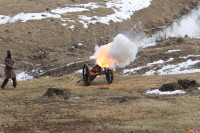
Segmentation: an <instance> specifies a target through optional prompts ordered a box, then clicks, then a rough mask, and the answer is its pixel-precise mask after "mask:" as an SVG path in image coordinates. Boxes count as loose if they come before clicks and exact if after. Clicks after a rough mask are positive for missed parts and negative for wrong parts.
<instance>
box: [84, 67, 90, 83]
mask: <svg viewBox="0 0 200 133" xmlns="http://www.w3.org/2000/svg"><path fill="white" fill-rule="evenodd" d="M83 81H84V85H85V86H89V85H90V69H89V67H88V65H87V64H84V65H83Z"/></svg>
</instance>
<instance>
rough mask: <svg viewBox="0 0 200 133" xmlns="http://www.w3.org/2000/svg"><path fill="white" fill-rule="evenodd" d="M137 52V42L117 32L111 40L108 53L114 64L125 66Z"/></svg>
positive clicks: (132, 59) (133, 58)
mask: <svg viewBox="0 0 200 133" xmlns="http://www.w3.org/2000/svg"><path fill="white" fill-rule="evenodd" d="M137 52H138V46H137V44H135V43H134V42H132V41H131V40H129V39H128V38H127V37H125V36H124V35H122V34H119V35H117V36H116V37H115V39H114V41H113V42H112V45H111V49H110V51H109V55H110V56H111V57H112V58H113V59H114V60H115V63H116V65H119V66H127V65H129V64H130V62H133V61H134V60H135V57H136V54H137Z"/></svg>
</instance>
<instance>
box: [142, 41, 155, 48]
mask: <svg viewBox="0 0 200 133" xmlns="http://www.w3.org/2000/svg"><path fill="white" fill-rule="evenodd" d="M153 46H156V42H152V43H149V44H146V45H145V46H143V48H148V47H153Z"/></svg>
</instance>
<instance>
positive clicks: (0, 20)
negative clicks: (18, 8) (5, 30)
mask: <svg viewBox="0 0 200 133" xmlns="http://www.w3.org/2000/svg"><path fill="white" fill-rule="evenodd" d="M45 18H61V16H60V15H58V14H51V13H46V12H43V13H23V12H22V13H20V14H17V15H16V16H14V17H9V16H4V15H0V24H6V23H14V22H17V21H21V22H26V21H29V20H41V19H45Z"/></svg>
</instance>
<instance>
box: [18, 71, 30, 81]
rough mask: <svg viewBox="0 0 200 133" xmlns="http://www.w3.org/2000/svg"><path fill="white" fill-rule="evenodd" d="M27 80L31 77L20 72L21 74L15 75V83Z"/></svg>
mask: <svg viewBox="0 0 200 133" xmlns="http://www.w3.org/2000/svg"><path fill="white" fill-rule="evenodd" d="M29 79H33V76H31V75H29V74H27V73H25V72H21V73H19V74H17V81H23V80H29Z"/></svg>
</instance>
